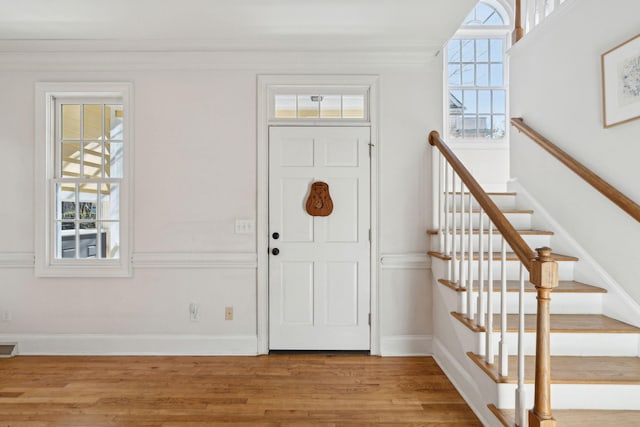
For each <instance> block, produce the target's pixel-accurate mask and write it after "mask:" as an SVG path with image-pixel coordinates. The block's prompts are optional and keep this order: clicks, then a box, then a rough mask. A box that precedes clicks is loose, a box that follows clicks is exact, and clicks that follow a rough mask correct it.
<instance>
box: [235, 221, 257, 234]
mask: <svg viewBox="0 0 640 427" xmlns="http://www.w3.org/2000/svg"><path fill="white" fill-rule="evenodd" d="M255 231H256V223H255V221H254V220H252V219H236V234H253V233H255Z"/></svg>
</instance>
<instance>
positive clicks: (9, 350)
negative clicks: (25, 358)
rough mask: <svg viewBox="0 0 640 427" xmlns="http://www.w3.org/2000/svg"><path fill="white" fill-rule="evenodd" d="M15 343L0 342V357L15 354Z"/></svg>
mask: <svg viewBox="0 0 640 427" xmlns="http://www.w3.org/2000/svg"><path fill="white" fill-rule="evenodd" d="M17 347H18V346H17V345H16V344H0V358H8V357H13V356H15V355H16V348H17Z"/></svg>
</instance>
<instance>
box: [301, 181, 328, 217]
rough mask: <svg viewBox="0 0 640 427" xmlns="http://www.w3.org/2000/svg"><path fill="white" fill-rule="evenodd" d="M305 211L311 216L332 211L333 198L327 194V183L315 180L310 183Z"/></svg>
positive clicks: (324, 214)
mask: <svg viewBox="0 0 640 427" xmlns="http://www.w3.org/2000/svg"><path fill="white" fill-rule="evenodd" d="M306 209H307V213H308V214H309V215H311V216H329V215H331V212H333V200H331V195H330V194H329V184H327V183H326V182H322V181H316V182H314V183H313V184H311V191H310V192H309V197H308V198H307V204H306Z"/></svg>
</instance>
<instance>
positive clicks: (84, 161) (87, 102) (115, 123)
mask: <svg viewBox="0 0 640 427" xmlns="http://www.w3.org/2000/svg"><path fill="white" fill-rule="evenodd" d="M36 96H37V98H36V122H37V124H38V129H40V130H41V131H42V134H39V135H38V138H37V140H36V155H37V166H38V167H37V173H38V175H39V176H38V177H37V185H36V187H37V188H36V207H37V211H36V274H37V275H39V276H128V275H130V273H131V253H130V247H131V233H130V224H131V221H130V219H131V212H130V206H131V201H130V197H131V189H130V177H131V176H132V174H131V168H130V165H131V164H132V159H131V155H132V152H133V150H132V143H133V138H132V132H131V86H130V85H128V84H106V83H103V84H91V83H86V84H67V83H57V84H56V83H41V84H38V85H37V88H36Z"/></svg>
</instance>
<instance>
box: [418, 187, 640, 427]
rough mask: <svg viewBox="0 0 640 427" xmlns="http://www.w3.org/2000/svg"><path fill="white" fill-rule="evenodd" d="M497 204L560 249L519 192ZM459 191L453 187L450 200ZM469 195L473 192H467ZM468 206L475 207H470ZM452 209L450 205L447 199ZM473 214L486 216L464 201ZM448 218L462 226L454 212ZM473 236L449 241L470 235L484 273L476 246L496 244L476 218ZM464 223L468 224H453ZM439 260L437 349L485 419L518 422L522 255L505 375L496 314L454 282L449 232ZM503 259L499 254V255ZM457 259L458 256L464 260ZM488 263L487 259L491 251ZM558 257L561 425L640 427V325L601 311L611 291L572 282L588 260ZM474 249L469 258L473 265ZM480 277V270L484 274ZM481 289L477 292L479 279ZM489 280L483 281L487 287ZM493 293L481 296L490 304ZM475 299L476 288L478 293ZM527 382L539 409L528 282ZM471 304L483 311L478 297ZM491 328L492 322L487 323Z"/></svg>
mask: <svg viewBox="0 0 640 427" xmlns="http://www.w3.org/2000/svg"><path fill="white" fill-rule="evenodd" d="M489 195H490V197H491V198H492V200H493V201H494V202H495V203H496V205H497V206H498V207H499V208H500V210H501V211H502V212H503V213H504V215H505V216H506V217H507V219H509V220H510V222H511V223H512V224H513V225H514V227H515V228H516V230H517V231H518V233H519V234H520V236H521V237H522V238H523V239H524V241H525V242H526V243H527V244H528V245H529V246H530V248H531V249H534V248H538V247H542V246H547V247H553V243H554V232H553V231H551V230H536V229H532V228H531V224H532V220H531V219H532V216H533V215H534V214H535V213H534V212H533V211H532V210H530V209H522V208H521V207H520V206H519V205H520V201H519V198H518V196H517V194H516V193H513V192H510V193H490V194H489ZM459 196H460V193H459V192H457V193H454V192H447V194H446V196H445V197H447V198H452V197H459ZM462 199H466V197H464V196H463V197H462ZM467 204H468V203H467ZM446 205H449V206H450V205H451V203H447V204H446ZM464 210H465V211H466V212H472V215H473V216H474V217H475V216H477V217H478V218H479V217H480V215H479V211H478V207H477V206H475V205H472V206H471V210H469V206H468V205H465V206H464ZM449 215H450V217H449V221H448V223H449V224H450V225H451V226H452V225H453V223H454V220H453V218H452V217H451V215H452V213H449ZM474 221H475V222H474V225H473V226H472V230H473V231H472V233H471V235H470V234H469V232H468V229H467V230H465V231H463V230H461V229H460V228H457V229H456V230H455V233H454V232H453V228H452V227H450V232H449V233H447V235H448V237H446V238H447V239H450V242H448V246H451V244H452V241H453V239H459V238H460V235H461V234H462V233H464V234H463V239H462V241H463V244H464V246H467V245H468V244H469V242H468V239H469V238H471V239H472V241H471V247H472V251H473V254H472V263H471V266H472V267H471V269H472V271H477V269H478V267H479V266H478V258H479V256H478V250H479V248H480V246H481V243H480V242H482V247H483V248H488V247H489V241H488V239H489V236H488V232H487V231H486V230H483V231H482V233H481V232H480V231H479V230H478V228H477V227H478V224H479V220H474ZM455 223H456V226H457V227H458V226H459V223H460V221H457V220H456V221H455ZM427 234H428V235H429V238H430V247H431V248H432V250H431V251H430V252H429V255H431V257H432V270H433V273H434V276H435V279H436V280H437V285H436V287H435V289H434V317H435V329H436V331H435V334H434V335H435V337H436V339H435V344H434V347H435V349H434V355H435V357H436V360H437V361H438V363H439V364H440V365H441V367H442V368H443V370H444V371H445V372H446V373H447V375H449V377H450V378H451V379H452V381H453V382H454V384H455V385H456V386H457V387H458V390H459V391H460V392H461V393H462V394H463V396H464V397H465V398H466V399H467V401H468V402H469V403H470V405H471V406H472V407H473V408H474V410H476V412H477V413H478V415H479V417H480V419H481V420H483V422H484V423H485V424H486V425H496V426H498V425H504V426H514V425H516V424H515V413H514V408H515V399H516V393H515V391H516V386H517V372H516V369H517V360H516V357H515V355H516V354H517V347H518V316H517V313H518V305H519V301H518V290H519V286H520V282H519V280H517V279H518V273H519V272H518V264H519V260H518V258H517V257H516V256H515V255H513V254H511V253H510V248H509V247H507V256H506V264H507V265H506V266H505V267H506V274H507V279H508V280H507V282H506V294H505V297H506V302H505V305H506V311H507V313H508V314H507V316H506V327H505V332H504V334H505V337H506V347H507V352H508V354H509V355H511V356H509V360H508V373H507V375H501V374H500V372H499V366H498V363H497V358H496V360H495V361H494V363H487V360H486V356H485V354H486V345H487V344H488V343H487V341H486V339H487V338H486V334H487V327H486V325H488V324H489V322H488V319H486V318H485V319H483V321H482V322H481V321H480V319H478V318H477V316H475V318H474V319H473V320H470V319H469V318H468V317H469V316H468V314H467V312H468V309H467V307H468V304H465V303H464V298H463V294H465V293H467V288H466V287H460V286H459V284H458V283H456V281H454V280H447V279H446V277H447V273H448V272H447V270H448V268H449V265H448V264H449V263H451V262H453V260H452V259H451V257H450V256H448V255H447V254H446V253H445V252H444V247H443V246H444V240H445V237H444V236H443V235H441V234H440V231H439V230H437V229H433V230H428V231H427ZM491 238H492V239H493V242H492V245H491V246H492V247H493V248H500V243H501V242H500V240H501V238H502V236H501V235H500V234H499V233H494V234H493V236H492V237H491ZM492 257H493V258H494V259H495V260H499V259H500V254H499V253H497V254H496V253H494V254H493V255H492ZM458 258H460V257H459V256H458ZM483 258H484V261H483V262H485V264H487V261H486V259H487V258H488V255H486V254H485V255H484V256H483ZM554 259H555V261H556V262H557V263H558V272H559V278H560V282H559V286H558V288H556V289H554V290H553V292H552V294H551V295H552V301H551V322H550V340H551V408H552V409H553V416H554V418H555V419H556V420H557V422H558V425H561V426H564V425H567V426H569V425H576V426H638V425H640V358H638V355H639V349H640V329H639V328H637V327H634V326H632V325H629V324H627V323H624V322H621V321H618V320H616V319H613V318H611V317H607V316H605V315H603V314H602V307H603V298H606V296H607V291H606V290H605V289H603V288H601V287H598V286H597V283H596V284H585V283H581V282H578V281H575V280H574V270H575V268H576V264H577V263H579V262H581V261H580V260H579V259H578V258H576V257H573V256H570V255H558V254H554ZM468 261H469V255H468V253H467V254H466V256H465V257H464V262H465V263H468ZM494 264H496V265H494V267H493V268H494V272H493V277H494V278H497V279H501V271H500V268H501V265H500V264H501V263H500V262H499V261H498V262H495V263H494ZM476 278H477V275H476ZM472 283H473V289H474V290H475V291H476V292H477V291H478V289H479V282H478V280H474V281H473V282H472ZM501 285H502V283H501V280H493V282H492V284H491V286H492V287H493V289H492V291H493V292H492V305H493V307H498V308H499V307H500V305H501V301H500V298H501V295H500V289H501ZM488 286H489V285H488V284H487V283H486V280H485V287H488ZM488 293H489V292H488V289H485V290H484V291H483V294H482V300H483V304H486V302H484V301H486V298H487V294H488ZM475 298H476V299H477V298H478V297H477V293H476V297H475ZM523 305H524V311H525V316H524V341H523V343H522V346H523V349H524V354H525V355H526V356H525V368H524V385H525V394H526V397H525V405H526V408H531V407H532V405H533V401H534V390H533V386H532V385H533V380H534V368H535V356H534V355H535V344H536V341H535V339H536V338H535V332H536V315H535V313H536V289H535V288H534V287H533V286H531V285H530V284H528V283H527V286H526V287H525V293H524V301H523ZM472 307H474V308H475V307H477V303H475V302H474V303H473V304H472ZM496 313H497V314H494V315H493V322H492V323H493V325H494V326H493V330H492V334H491V335H492V337H491V338H490V339H491V340H492V342H493V346H494V347H495V348H499V345H500V343H499V341H500V338H501V337H500V335H501V328H500V317H501V315H500V310H499V309H498V310H497V311H496ZM481 325H485V326H481Z"/></svg>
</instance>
